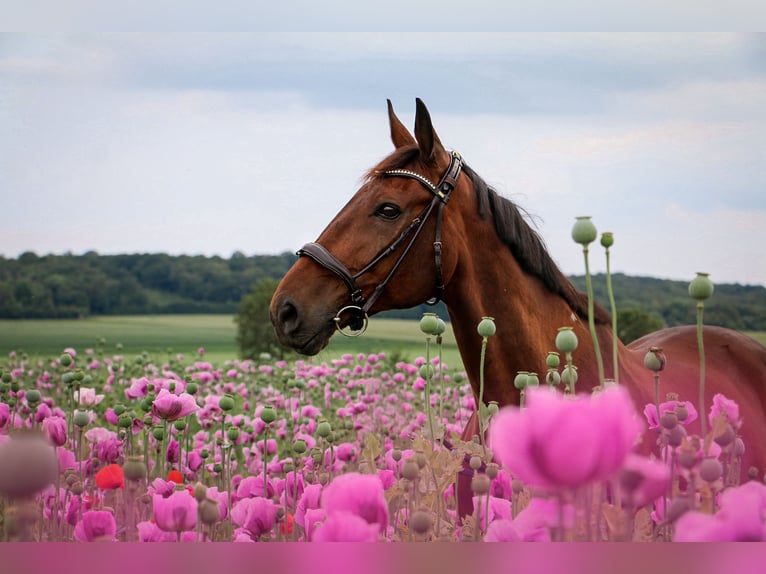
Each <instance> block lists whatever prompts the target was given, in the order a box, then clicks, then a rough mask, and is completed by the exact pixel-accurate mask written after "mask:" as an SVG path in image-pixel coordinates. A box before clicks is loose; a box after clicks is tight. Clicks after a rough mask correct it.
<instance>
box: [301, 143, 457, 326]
mask: <svg viewBox="0 0 766 574" xmlns="http://www.w3.org/2000/svg"><path fill="white" fill-rule="evenodd" d="M462 167H463V160H462V158H461V157H460V154H459V153H457V152H455V151H453V152H451V153H450V164H449V166H448V167H447V170H446V171H445V172H444V174H443V175H442V177H441V179H440V180H439V183H438V184H437V185H434V184H433V183H431V181H430V180H429V179H428V178H426V177H424V176H422V175H420V174H419V173H417V172H413V171H409V170H404V169H393V170H388V171H385V172H383V174H382V175H383V176H385V177H407V178H410V179H414V180H415V181H417V182H419V183H420V184H421V185H423V186H424V187H425V188H426V189H428V190H429V191H430V192H431V193H432V194H433V196H434V197H433V200H432V201H431V203H429V204H428V205H427V206H426V208H425V209H424V210H423V211H422V212H421V213H420V215H418V216H417V217H416V218H415V219H413V220H412V222H411V223H410V225H408V226H407V228H406V229H404V231H402V233H401V234H400V235H399V237H397V238H396V239H395V240H394V241H393V242H392V243H391V244H390V245H389V246H388V247H387V248H386V249H384V250H383V251H381V252H380V253H379V254H378V255H376V256H375V257H374V258H373V259H372V261H370V262H369V263H368V264H367V265H365V266H364V267H363V268H362V269H361V271H359V272H358V273H356V274H352V273H351V271H349V269H348V267H346V266H345V265H344V264H343V263H342V262H341V261H340V260H339V259H338V258H337V257H335V256H334V255H333V254H332V253H330V252H329V251H328V250H327V249H326V248H325V247H323V246H322V245H320V244H319V243H307V244H306V245H304V246H303V247H301V249H299V250H298V253H297V254H298V256H302V255H306V256H308V257H310V258H311V259H313V260H314V261H316V262H317V263H318V264H319V265H321V266H322V267H324V268H325V269H327V270H329V271H331V272H332V273H334V274H335V275H337V276H338V277H339V278H340V279H342V280H343V282H344V283H345V284H346V286H347V287H348V290H349V293H350V296H351V302H352V304H353V305H351V306H348V307H344V308H343V309H341V310H340V311H338V313H337V314H336V316H335V322H336V324H337V326H338V329H339V330H340V322H341V314H342V313H344V312H349V311H350V312H351V313H352V317H351V319H350V321H349V325H350V327H351V328H352V329H354V330H356V331H361V332H363V331H364V329H365V328H366V325H367V314H368V313H369V311H370V309H371V308H372V306H373V305H374V304H375V302H376V301H377V300H378V298H379V297H380V296H381V295H382V294H383V291H384V290H385V288H386V286H387V285H388V283H389V281H390V280H391V279H392V278H393V276H394V274H395V273H396V271H397V270H398V269H399V266H400V265H401V264H402V262H403V261H404V259H405V258H406V257H407V255H408V254H409V252H410V250H411V249H412V247H413V245H414V244H415V241H417V238H418V237H419V236H420V232H421V231H422V230H423V227H424V224H425V222H426V221H427V220H428V218H429V217H430V216H431V213H432V212H433V210H434V208H436V231H435V237H434V260H435V264H436V292H437V301H438V300H439V299H440V298H441V296H442V294H443V292H444V279H443V274H442V239H441V238H442V219H443V217H442V210H443V209H444V206H445V205H446V204H447V202H448V201H449V198H450V194H451V193H452V190H454V189H455V186H456V185H457V179H458V177H459V175H460V171H461V170H462ZM411 234H412V237H411V238H410V241H409V243H407V245H406V246H405V248H404V250H403V251H402V254H401V255H400V256H399V259H397V260H396V262H395V263H394V265H393V266H392V267H391V270H390V271H389V272H388V274H387V275H386V277H385V279H383V281H381V282H380V283H379V284H378V285H377V286H376V287H375V289H374V290H373V292H372V293H371V294H370V296H369V297H368V298H367V299H366V300H365V298H364V295H363V294H362V289H361V287H359V284H358V283H357V279H358V278H359V277H361V276H362V275H363V274H364V273H367V272H368V271H369V270H370V269H372V268H373V267H374V266H375V265H377V264H378V263H379V262H380V261H381V260H383V259H385V258H386V257H388V256H389V255H391V254H393V253H394V252H395V251H396V250H397V249H398V248H399V246H400V245H401V244H402V243H403V242H404V241H405V239H407V237H409V236H410V235H411ZM341 332H342V333H344V334H346V333H345V332H344V331H341ZM361 332H360V333H358V334H361Z"/></svg>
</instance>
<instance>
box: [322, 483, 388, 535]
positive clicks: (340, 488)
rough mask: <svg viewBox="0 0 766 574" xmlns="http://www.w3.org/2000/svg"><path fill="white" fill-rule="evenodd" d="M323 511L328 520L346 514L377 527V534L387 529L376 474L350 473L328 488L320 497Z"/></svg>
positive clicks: (385, 512) (380, 487)
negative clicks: (339, 514) (353, 515)
mask: <svg viewBox="0 0 766 574" xmlns="http://www.w3.org/2000/svg"><path fill="white" fill-rule="evenodd" d="M322 508H324V509H325V510H326V511H327V515H328V516H332V515H333V514H334V513H336V512H348V513H351V514H355V515H356V516H359V517H360V518H363V519H364V520H366V521H367V522H368V523H369V524H377V526H378V529H379V531H380V532H385V530H386V528H387V527H388V504H387V503H386V497H385V495H384V492H383V484H382V483H381V482H380V479H379V478H378V476H377V475H375V474H359V473H357V472H350V473H347V474H342V475H340V476H338V477H337V478H336V479H335V480H333V481H332V482H331V483H330V484H329V485H327V486H326V487H325V489H324V492H323V493H322Z"/></svg>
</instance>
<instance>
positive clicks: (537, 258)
mask: <svg viewBox="0 0 766 574" xmlns="http://www.w3.org/2000/svg"><path fill="white" fill-rule="evenodd" d="M418 155H419V152H418V148H417V146H406V147H403V148H399V149H397V150H396V151H395V152H394V153H392V154H391V155H390V156H388V157H387V158H386V159H384V160H383V161H382V162H381V163H380V164H378V165H377V166H375V167H374V168H373V169H372V170H370V172H369V173H368V174H367V179H368V180H369V179H374V178H376V177H378V176H379V175H380V174H381V173H383V172H385V171H387V170H391V169H403V168H405V167H407V166H409V165H411V164H412V163H413V162H414V161H415V160H417V158H418ZM463 173H465V174H466V176H468V178H469V179H470V180H471V183H472V184H473V188H474V191H475V193H476V201H477V207H478V210H479V215H480V216H481V217H482V219H487V218H488V217H491V218H492V221H493V223H494V226H495V231H496V233H497V235H498V237H499V238H500V240H501V241H502V242H503V243H504V244H505V245H507V246H508V248H509V249H510V250H511V253H512V254H513V256H514V258H515V259H516V261H518V263H519V265H520V266H521V268H522V269H523V270H524V271H526V272H527V273H529V274H530V275H533V276H534V277H537V278H538V279H540V280H541V281H542V283H543V285H544V286H545V287H546V288H547V289H548V290H549V291H551V292H552V293H555V294H557V295H559V296H561V297H562V298H563V299H564V300H565V301H566V302H567V303H568V304H569V306H570V307H571V308H572V309H573V310H574V311H575V312H576V313H577V314H578V315H579V316H580V317H581V318H583V319H587V318H588V300H587V296H586V295H585V294H584V293H581V292H579V291H577V289H575V287H574V285H572V283H571V282H570V281H569V279H567V277H566V276H565V275H564V274H563V273H562V272H561V270H560V269H559V268H558V265H556V263H555V262H554V261H553V259H552V258H551V256H550V254H549V253H548V250H547V248H546V247H545V243H544V242H543V240H542V238H541V237H540V236H539V235H538V233H537V232H536V231H535V230H534V229H532V227H531V226H530V225H529V223H528V222H527V220H526V218H525V215H526V213H525V212H524V211H523V210H522V209H520V208H519V207H518V206H517V205H516V204H514V203H513V202H512V201H511V200H509V199H507V198H505V197H502V196H500V195H498V193H497V192H496V191H495V190H494V189H493V188H492V187H491V186H489V185H488V184H487V183H486V182H485V181H484V180H483V179H482V178H481V176H479V175H478V174H477V173H476V172H475V171H473V169H471V167H470V166H469V165H467V164H466V163H463ZM594 319H595V321H596V322H597V323H609V322H611V318H610V316H609V314H608V313H607V312H606V310H605V309H604V308H603V307H601V306H600V305H598V304H596V305H595V306H594Z"/></svg>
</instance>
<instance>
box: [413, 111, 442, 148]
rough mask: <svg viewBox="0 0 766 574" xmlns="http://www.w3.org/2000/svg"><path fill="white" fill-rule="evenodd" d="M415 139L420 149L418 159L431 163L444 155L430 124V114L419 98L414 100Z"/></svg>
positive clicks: (440, 143)
mask: <svg viewBox="0 0 766 574" xmlns="http://www.w3.org/2000/svg"><path fill="white" fill-rule="evenodd" d="M415 104H416V107H415V139H417V141H418V147H419V148H420V157H422V158H423V159H424V160H425V161H427V162H431V161H434V160H435V159H436V158H438V157H439V156H441V155H442V154H443V153H445V150H444V146H443V145H442V142H441V141H440V140H439V136H438V135H436V130H434V126H433V124H432V123H431V114H429V113H428V109H427V108H426V105H425V104H424V103H423V100H421V99H420V98H416V99H415Z"/></svg>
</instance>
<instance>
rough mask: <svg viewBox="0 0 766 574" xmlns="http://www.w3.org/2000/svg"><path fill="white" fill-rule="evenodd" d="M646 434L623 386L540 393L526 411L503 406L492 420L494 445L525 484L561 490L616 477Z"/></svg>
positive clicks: (499, 457)
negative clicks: (571, 393)
mask: <svg viewBox="0 0 766 574" xmlns="http://www.w3.org/2000/svg"><path fill="white" fill-rule="evenodd" d="M642 429H643V425H642V424H641V422H640V420H639V419H638V417H637V416H636V413H635V409H634V408H633V403H632V402H631V399H630V396H629V395H628V392H627V391H626V390H625V389H624V388H623V387H612V388H609V389H607V390H605V391H602V392H600V393H598V394H594V395H578V396H577V397H574V398H571V397H565V396H564V395H562V394H560V393H556V392H555V391H552V390H550V389H547V388H538V389H530V390H529V391H528V392H527V408H525V409H524V410H520V409H519V408H518V407H504V408H503V409H501V410H500V412H499V413H498V414H496V415H495V416H494V417H493V418H492V422H491V423H490V428H489V442H490V445H491V447H492V452H493V453H494V455H495V457H496V458H497V460H498V461H500V462H501V463H502V464H503V465H504V466H505V467H506V468H507V469H508V470H510V471H511V472H512V473H514V474H516V476H518V477H519V478H520V479H521V480H522V481H524V482H526V483H527V484H529V485H533V486H538V487H542V488H546V489H549V490H560V489H568V488H574V487H577V486H581V485H584V484H588V483H590V482H596V481H600V480H604V479H606V478H608V477H610V476H611V475H613V474H614V473H615V472H616V471H617V470H618V469H619V468H620V466H621V465H622V463H623V461H624V460H625V457H626V456H627V454H628V453H629V452H630V450H631V449H632V448H633V446H634V445H635V443H636V440H637V438H638V437H639V435H640V434H641V431H642Z"/></svg>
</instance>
